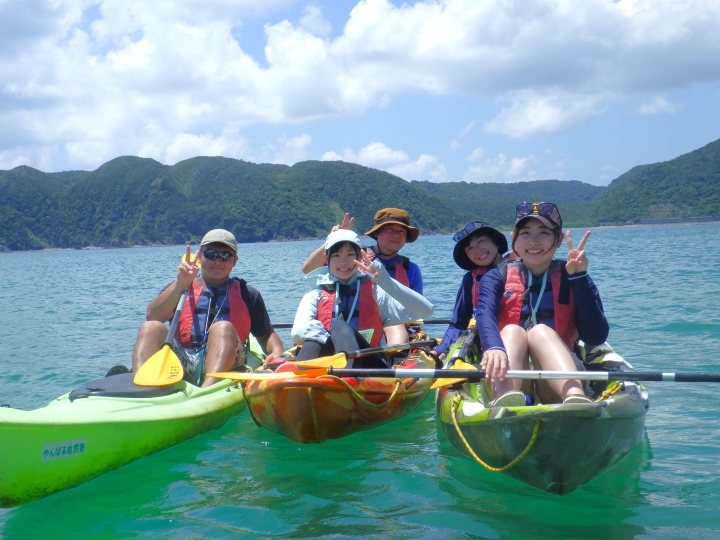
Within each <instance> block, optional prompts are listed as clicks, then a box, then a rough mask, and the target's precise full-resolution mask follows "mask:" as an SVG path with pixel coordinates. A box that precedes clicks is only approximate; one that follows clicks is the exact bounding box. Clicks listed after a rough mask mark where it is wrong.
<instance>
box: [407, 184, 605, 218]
mask: <svg viewBox="0 0 720 540" xmlns="http://www.w3.org/2000/svg"><path fill="white" fill-rule="evenodd" d="M412 184H413V185H415V186H417V187H419V188H421V189H423V190H425V191H427V192H428V193H432V194H434V195H438V196H440V197H442V198H444V199H446V200H449V201H451V202H452V204H453V206H454V207H455V208H457V209H458V210H461V211H462V212H463V213H465V214H466V215H468V216H474V217H473V218H472V219H483V220H484V221H487V222H488V223H489V224H491V225H493V226H505V227H510V226H512V225H513V223H514V222H515V206H516V205H517V204H518V203H519V202H522V201H530V202H532V201H536V202H540V201H550V202H554V203H555V204H557V205H558V207H559V208H560V210H561V212H562V216H563V222H564V224H567V225H576V224H577V225H583V224H587V211H588V207H589V204H590V201H592V200H593V199H595V198H596V197H598V196H599V195H600V194H601V193H602V192H603V191H604V190H606V189H607V188H606V187H603V186H593V185H590V184H585V183H583V182H578V181H576V180H571V181H560V180H535V181H534V182H516V183H513V184H490V183H484V184H469V183H467V182H443V183H442V184H440V183H433V182H412Z"/></svg>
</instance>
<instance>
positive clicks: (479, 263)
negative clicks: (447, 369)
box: [435, 221, 508, 360]
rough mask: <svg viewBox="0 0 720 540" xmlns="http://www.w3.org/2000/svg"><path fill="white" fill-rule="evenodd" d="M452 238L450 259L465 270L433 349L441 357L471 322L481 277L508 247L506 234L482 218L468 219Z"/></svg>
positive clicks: (477, 299) (496, 263)
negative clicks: (444, 324) (442, 331)
mask: <svg viewBox="0 0 720 540" xmlns="http://www.w3.org/2000/svg"><path fill="white" fill-rule="evenodd" d="M453 240H454V241H455V248H454V249H453V259H455V263H456V264H457V265H458V266H459V267H460V268H462V269H463V270H467V273H466V274H465V275H464V276H463V279H462V282H461V283H460V288H459V289H458V293H457V297H456V299H455V309H454V311H453V315H452V318H451V319H450V325H449V326H448V328H447V330H446V331H445V336H444V337H443V339H442V341H441V342H440V344H439V345H438V346H437V347H436V348H435V352H436V353H437V354H438V356H439V358H440V360H442V359H444V358H445V355H446V354H447V351H448V349H449V348H450V345H452V344H453V343H454V342H455V341H456V340H457V339H458V338H459V337H460V334H462V333H463V331H465V330H467V327H468V325H469V324H470V319H471V318H472V317H473V311H474V310H475V308H476V307H477V304H478V301H479V299H480V278H481V277H482V276H483V275H485V272H487V271H488V270H490V269H491V268H495V266H497V265H498V264H499V263H500V262H501V261H502V257H503V254H504V253H505V252H507V250H508V243H507V240H506V239H505V235H504V234H503V233H501V232H500V231H498V230H496V229H493V228H492V227H490V226H489V225H488V224H487V223H485V222H484V221H471V222H470V223H468V224H467V225H465V227H463V228H462V229H461V230H460V231H458V232H457V233H456V234H455V236H453Z"/></svg>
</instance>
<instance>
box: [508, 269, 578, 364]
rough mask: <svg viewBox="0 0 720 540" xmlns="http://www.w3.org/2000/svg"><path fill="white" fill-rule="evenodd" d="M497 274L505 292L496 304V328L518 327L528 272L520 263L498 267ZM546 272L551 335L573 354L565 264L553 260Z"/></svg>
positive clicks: (572, 323) (573, 334)
mask: <svg viewBox="0 0 720 540" xmlns="http://www.w3.org/2000/svg"><path fill="white" fill-rule="evenodd" d="M498 270H500V273H501V274H502V275H503V276H504V277H505V292H504V293H503V295H502V299H501V300H500V313H499V314H498V328H499V329H500V330H502V329H503V328H505V327H506V326H507V325H508V324H517V325H519V324H520V316H521V312H522V306H523V300H524V298H525V294H526V292H527V291H526V287H527V272H528V270H527V268H526V267H525V266H524V265H523V264H522V261H513V262H508V263H504V264H500V265H499V266H498ZM548 271H549V272H550V274H549V276H548V277H549V278H550V283H551V284H552V293H553V320H554V321H555V332H557V334H558V335H559V336H560V338H561V339H562V340H563V342H565V345H567V347H568V349H570V350H571V351H573V350H575V343H576V342H577V340H578V337H579V335H578V330H577V326H576V324H575V313H576V311H575V301H574V300H573V294H572V290H571V289H570V282H569V281H568V278H567V273H566V271H565V261H559V260H554V261H553V262H552V264H551V266H550V269H549V270H548ZM528 297H529V293H528Z"/></svg>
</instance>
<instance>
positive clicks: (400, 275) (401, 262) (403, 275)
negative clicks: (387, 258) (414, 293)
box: [367, 248, 410, 287]
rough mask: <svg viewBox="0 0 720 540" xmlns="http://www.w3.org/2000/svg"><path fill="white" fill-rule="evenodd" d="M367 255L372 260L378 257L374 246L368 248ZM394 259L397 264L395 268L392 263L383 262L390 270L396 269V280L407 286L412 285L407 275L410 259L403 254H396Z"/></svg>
mask: <svg viewBox="0 0 720 540" xmlns="http://www.w3.org/2000/svg"><path fill="white" fill-rule="evenodd" d="M367 256H368V258H369V259H370V260H371V261H373V260H375V259H376V258H377V255H376V254H375V252H374V251H373V250H372V248H368V249H367ZM392 260H393V263H394V264H395V266H394V268H393V264H392V263H383V266H385V268H387V269H388V270H395V277H394V278H393V279H394V280H395V281H399V282H400V283H402V284H403V285H405V286H406V287H410V280H409V279H408V275H407V265H408V264H410V259H408V258H407V257H404V256H402V255H396V256H395V257H393V259H392Z"/></svg>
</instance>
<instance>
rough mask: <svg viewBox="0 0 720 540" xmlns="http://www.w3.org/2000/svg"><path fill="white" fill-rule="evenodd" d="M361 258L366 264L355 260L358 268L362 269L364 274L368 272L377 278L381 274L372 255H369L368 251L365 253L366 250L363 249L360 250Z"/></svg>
mask: <svg viewBox="0 0 720 540" xmlns="http://www.w3.org/2000/svg"><path fill="white" fill-rule="evenodd" d="M360 258H362V260H363V262H364V264H363V262H360V261H353V262H354V263H355V266H356V267H357V269H358V270H360V271H361V272H362V273H363V274H367V275H369V276H371V277H375V278H376V277H378V276H379V275H380V272H378V271H377V270H376V269H375V266H373V263H372V261H371V260H370V257H368V256H367V253H365V250H363V249H361V250H360Z"/></svg>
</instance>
